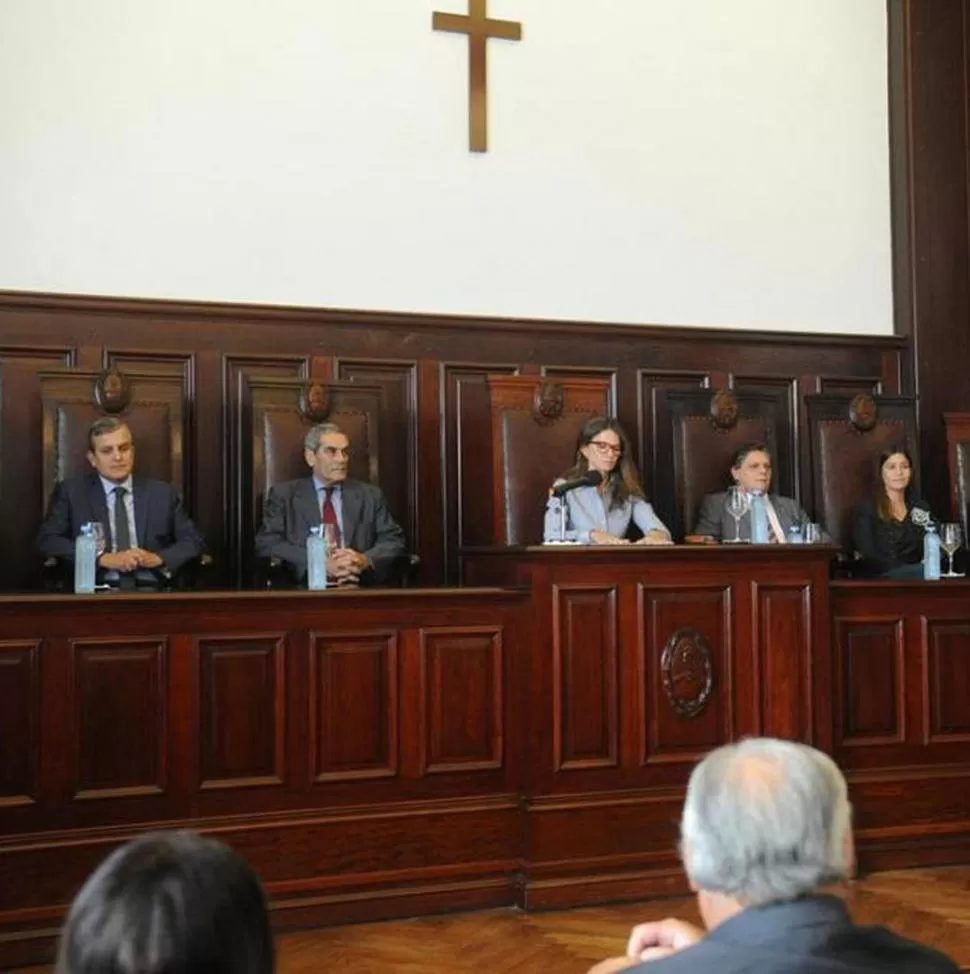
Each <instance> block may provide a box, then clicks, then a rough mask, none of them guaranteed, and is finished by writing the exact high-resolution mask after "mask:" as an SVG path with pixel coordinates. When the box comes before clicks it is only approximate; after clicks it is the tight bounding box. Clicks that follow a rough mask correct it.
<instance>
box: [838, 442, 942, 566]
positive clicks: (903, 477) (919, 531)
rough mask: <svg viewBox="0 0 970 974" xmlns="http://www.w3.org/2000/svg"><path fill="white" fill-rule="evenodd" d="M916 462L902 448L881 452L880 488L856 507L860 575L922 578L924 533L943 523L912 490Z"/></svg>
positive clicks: (854, 531) (855, 542)
mask: <svg viewBox="0 0 970 974" xmlns="http://www.w3.org/2000/svg"><path fill="white" fill-rule="evenodd" d="M912 481H913V460H912V457H910V455H909V451H908V450H907V449H906V448H905V447H903V446H890V447H888V448H887V449H885V450H883V452H882V453H881V454H880V456H879V464H878V467H877V476H876V489H875V491H874V492H873V495H872V497H870V498H868V499H867V500H864V501H863V502H862V503H861V504H859V506H858V507H857V508H856V509H855V518H854V522H853V529H852V541H853V545H854V547H855V550H856V552H857V553H858V554H859V555H861V560H860V562H859V563H858V565H857V573H858V574H860V575H868V576H870V577H883V578H919V577H921V576H922V574H923V567H922V561H923V535H924V534H925V533H926V526H927V525H928V524H930V523H931V522H932V523H933V524H937V523H938V522H937V521H936V519H935V518H934V517H933V515H932V514H931V513H930V509H929V506H928V505H927V504H926V502H925V501H922V500H919V499H918V498H917V497H915V495H914V491H913V482H912Z"/></svg>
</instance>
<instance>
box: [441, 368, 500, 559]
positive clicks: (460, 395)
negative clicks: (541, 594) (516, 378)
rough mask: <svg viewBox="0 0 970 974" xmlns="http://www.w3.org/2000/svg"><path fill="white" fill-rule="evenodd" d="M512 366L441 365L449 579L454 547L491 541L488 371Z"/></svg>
mask: <svg viewBox="0 0 970 974" xmlns="http://www.w3.org/2000/svg"><path fill="white" fill-rule="evenodd" d="M515 371H516V367H515V366H514V365H501V364H487V365H474V364H469V363H461V362H443V363H442V364H441V373H442V376H441V395H442V398H443V401H442V407H443V412H444V417H445V418H444V443H443V448H444V476H445V483H444V497H445V511H446V515H445V532H444V541H445V550H444V552H443V560H444V565H445V570H446V573H447V576H448V578H454V577H456V575H457V571H458V556H457V550H458V548H460V547H462V546H463V545H473V544H489V543H491V541H492V494H493V490H494V485H493V482H492V454H491V451H490V450H489V449H488V444H489V443H490V442H491V438H492V427H491V414H490V410H489V404H488V385H487V383H486V378H487V377H488V376H489V375H512V374H513V373H514V372H515Z"/></svg>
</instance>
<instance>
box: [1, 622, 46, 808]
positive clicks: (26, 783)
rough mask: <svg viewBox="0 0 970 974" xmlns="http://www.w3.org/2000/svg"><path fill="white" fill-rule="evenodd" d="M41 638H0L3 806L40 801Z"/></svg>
mask: <svg viewBox="0 0 970 974" xmlns="http://www.w3.org/2000/svg"><path fill="white" fill-rule="evenodd" d="M40 650H41V640H39V639H33V640H0V807H2V806H7V805H17V804H30V803H31V802H34V801H36V800H37V797H38V781H37V771H38V767H39V766H40V735H39V732H38V728H39V725H40V708H41V699H40Z"/></svg>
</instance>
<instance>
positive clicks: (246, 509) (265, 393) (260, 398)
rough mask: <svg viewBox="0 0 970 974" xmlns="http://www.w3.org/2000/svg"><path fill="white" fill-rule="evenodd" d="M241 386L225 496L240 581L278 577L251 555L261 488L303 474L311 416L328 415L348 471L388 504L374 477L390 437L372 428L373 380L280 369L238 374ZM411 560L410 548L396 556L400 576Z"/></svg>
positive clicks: (376, 397) (378, 407)
mask: <svg viewBox="0 0 970 974" xmlns="http://www.w3.org/2000/svg"><path fill="white" fill-rule="evenodd" d="M240 382H242V383H244V388H242V389H241V390H240V393H241V394H240V396H239V397H238V399H239V402H240V409H241V415H240V417H239V424H238V428H239V429H240V430H241V435H240V436H239V440H238V443H236V444H235V451H234V453H233V455H232V457H231V462H230V477H231V481H230V483H231V486H232V497H231V502H230V511H231V518H230V523H231V524H232V525H233V526H234V528H235V538H234V549H235V553H236V557H235V559H234V561H235V563H236V570H237V572H238V573H239V580H240V583H243V582H245V581H248V580H249V579H253V578H255V581H256V585H257V586H258V587H261V586H263V585H267V584H268V585H280V584H286V583H287V581H288V579H287V576H286V573H284V572H279V571H277V569H278V567H279V566H278V564H272V563H271V564H268V565H264V564H261V563H260V562H259V561H258V560H256V559H255V557H254V555H253V539H254V535H255V531H256V528H257V527H258V525H259V522H260V520H261V518H262V511H263V500H264V498H265V496H266V494H267V493H268V492H269V489H270V488H271V487H272V486H273V485H274V484H277V483H282V482H283V481H286V480H296V479H298V478H301V477H308V476H309V475H310V471H309V468H308V467H307V464H306V460H305V459H304V455H303V454H304V446H303V442H304V439H305V437H306V434H307V432H308V431H309V430H310V428H311V427H313V426H315V425H316V424H318V423H335V424H336V425H337V426H339V427H340V428H341V429H342V430H343V431H344V432H345V433H346V434H347V436H348V437H349V438H350V441H351V444H352V449H351V455H350V468H349V474H348V475H349V476H350V477H351V478H353V479H354V480H361V481H364V482H366V483H372V484H376V485H378V486H380V487H381V489H382V490H383V491H384V492H385V495H386V496H387V497H388V503H389V504H390V506H391V512H392V513H393V514H394V515H395V517H400V513H399V510H403V504H402V505H401V506H400V507H399V508H396V507H395V498H394V497H393V490H391V491H389V490H388V486H387V485H386V484H384V483H383V482H382V476H381V475H382V471H383V470H384V469H388V468H390V467H391V466H392V463H393V460H392V459H391V458H392V457H393V456H394V452H393V447H394V444H383V443H382V440H381V436H380V426H381V412H382V410H383V403H384V391H383V389H382V388H381V387H380V386H378V385H365V384H363V383H357V382H344V381H336V380H317V379H311V380H309V381H306V380H302V379H291V378H281V377H259V376H251V377H245V376H240ZM417 564H418V559H417V557H416V556H414V555H408V556H407V557H406V559H404V561H403V562H402V571H401V573H400V580H401V581H402V582H405V583H406V582H407V580H408V579H409V578H410V577H411V576H412V575H413V572H414V570H415V569H416V567H417Z"/></svg>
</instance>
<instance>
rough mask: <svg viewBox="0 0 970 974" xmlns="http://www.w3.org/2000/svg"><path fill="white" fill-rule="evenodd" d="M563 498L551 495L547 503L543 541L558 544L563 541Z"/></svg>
mask: <svg viewBox="0 0 970 974" xmlns="http://www.w3.org/2000/svg"><path fill="white" fill-rule="evenodd" d="M563 503H564V502H563V499H562V498H561V497H550V498H549V500H548V502H547V503H546V518H545V522H544V523H543V528H542V543H543V544H556V543H557V542H559V541H562V540H563V538H562V537H561V532H562V515H563Z"/></svg>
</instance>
